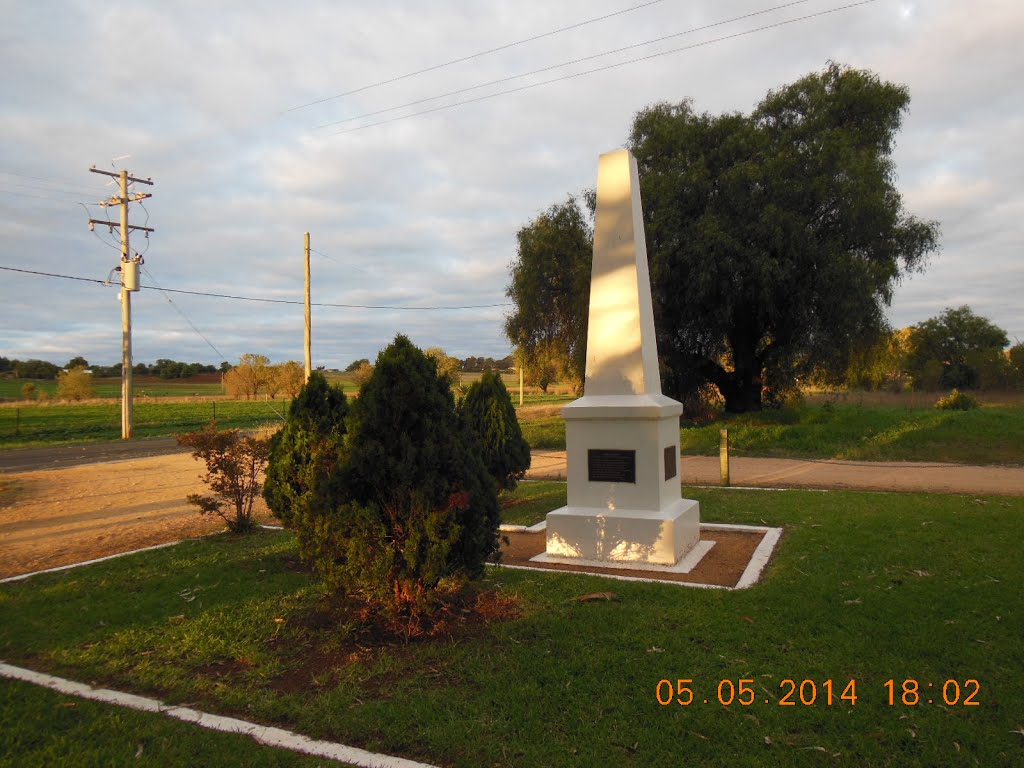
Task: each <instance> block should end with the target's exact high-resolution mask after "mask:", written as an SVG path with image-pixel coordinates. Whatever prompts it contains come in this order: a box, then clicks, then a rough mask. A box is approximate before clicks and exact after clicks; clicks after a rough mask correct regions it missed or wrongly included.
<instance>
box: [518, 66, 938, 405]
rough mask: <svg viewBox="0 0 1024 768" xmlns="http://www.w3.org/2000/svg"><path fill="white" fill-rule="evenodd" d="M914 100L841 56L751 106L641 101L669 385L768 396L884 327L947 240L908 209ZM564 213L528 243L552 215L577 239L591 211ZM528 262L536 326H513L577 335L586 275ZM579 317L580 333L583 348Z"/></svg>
mask: <svg viewBox="0 0 1024 768" xmlns="http://www.w3.org/2000/svg"><path fill="white" fill-rule="evenodd" d="M909 103H910V95H909V93H908V91H907V89H906V88H905V87H904V86H901V85H894V84H892V83H886V82H882V81H881V80H880V79H879V78H878V77H877V76H876V75H874V74H873V73H871V72H867V71H863V70H855V69H850V68H847V67H842V66H839V65H837V64H829V65H828V66H827V67H826V68H825V69H824V70H823V71H822V72H818V73H814V74H810V75H807V76H806V77H803V78H801V79H800V80H798V81H797V82H795V83H793V84H792V85H788V86H785V87H783V88H780V89H778V90H775V91H770V92H769V93H768V94H767V96H766V97H765V98H764V100H762V101H761V103H760V104H759V105H758V106H757V107H756V108H755V109H754V111H753V112H752V113H751V114H749V115H744V114H740V113H733V114H724V115H709V114H706V113H697V112H695V111H694V110H693V108H692V106H691V104H690V103H689V102H688V101H683V102H680V103H678V104H669V103H660V104H654V105H652V106H650V107H648V108H646V109H644V110H642V111H641V112H640V113H639V114H637V115H636V118H635V119H634V122H633V127H632V131H631V132H630V137H629V148H630V149H631V151H632V152H633V154H634V155H635V156H636V158H637V163H638V166H639V171H640V186H641V196H642V198H643V205H644V225H645V228H646V234H647V253H648V259H649V261H650V271H651V283H652V285H651V288H652V298H653V300H654V314H655V326H656V330H657V334H658V351H659V355H660V358H661V364H662V376H663V387H664V390H665V392H666V393H667V394H670V395H672V396H674V397H677V398H679V399H684V398H686V397H687V396H688V395H689V394H691V393H693V392H695V391H697V390H698V389H700V388H701V387H702V386H704V385H706V384H708V383H711V384H714V385H715V386H716V387H717V388H718V390H719V391H720V392H721V393H722V395H723V396H724V398H725V403H726V410H728V411H730V412H734V413H739V412H744V411H751V410H758V409H760V408H761V406H762V402H763V396H764V395H765V393H768V394H769V395H771V394H773V393H776V394H777V393H780V392H783V391H785V390H786V389H788V388H790V387H792V386H793V385H794V384H795V383H796V382H797V381H798V380H799V378H800V377H801V376H804V375H807V374H809V373H811V372H819V373H820V372H822V371H825V372H829V371H833V372H836V373H841V372H842V371H844V370H845V369H846V362H847V359H848V357H849V354H850V352H851V350H852V349H855V348H858V347H862V346H864V345H865V344H868V343H870V341H871V340H872V339H874V338H877V337H878V335H879V334H880V332H881V331H882V330H883V329H884V327H885V320H884V309H885V307H886V306H887V305H888V303H889V302H890V300H891V298H892V292H893V289H894V287H895V285H896V284H897V282H898V281H899V280H900V278H901V277H902V276H903V275H904V274H906V273H907V272H909V271H913V270H917V269H920V268H922V267H923V265H924V262H925V259H926V257H927V255H928V254H929V253H930V252H932V251H934V250H936V248H937V245H938V226H937V224H936V223H935V222H928V221H922V220H920V219H918V218H916V217H914V216H912V215H911V214H909V213H908V212H907V211H906V210H905V209H904V207H903V201H902V197H901V195H900V193H899V190H897V189H896V186H895V167H894V164H893V161H892V153H893V149H894V144H895V137H896V134H897V132H898V130H899V128H900V124H901V121H902V118H903V116H904V114H905V113H906V111H907V109H908V105H909ZM566 221H567V225H571V226H569V227H568V229H567V230H566V232H564V233H562V235H561V236H556V233H553V232H551V231H550V230H551V228H552V225H554V224H556V223H558V222H557V220H556V219H553V218H551V217H541V218H539V219H538V220H537V221H534V222H531V223H530V224H529V225H528V226H527V227H525V228H524V229H523V230H522V231H520V233H519V240H520V256H522V253H523V243H524V242H525V243H531V242H533V235H534V233H535V230H538V229H539V228H541V227H542V228H543V229H544V230H545V231H544V233H543V234H544V238H543V240H542V241H541V242H542V243H551V244H552V245H551V247H550V248H549V249H548V250H547V253H548V254H550V256H551V257H553V256H554V252H555V250H556V249H557V248H561V247H562V246H560V245H559V244H560V243H561V242H571V243H574V246H573V248H572V249H571V251H570V250H569V249H566V251H568V252H574V251H576V250H577V249H578V246H576V245H575V242H576V241H577V240H578V231H579V226H578V224H577V223H576V222H575V221H572V220H571V219H567V220H566ZM560 258H563V259H564V258H565V257H564V256H560ZM534 260H535V261H542V259H541V258H540V257H536V256H535V257H534ZM520 262H522V259H520ZM570 263H572V261H570ZM516 267H517V264H513V288H511V289H510V291H509V295H510V296H512V298H513V299H514V300H515V301H516V304H517V307H518V308H519V309H520V311H519V312H517V314H516V315H515V316H514V317H515V318H516V319H517V321H522V322H525V324H526V329H528V330H529V333H527V332H526V330H524V326H523V325H522V324H513V323H510V324H509V327H508V330H509V331H510V334H509V335H510V337H511V338H512V340H513V342H516V341H517V338H516V337H515V336H513V335H512V331H515V332H516V334H517V336H518V337H519V338H524V337H525V338H544V337H545V336H549V337H561V336H564V335H565V334H564V330H565V329H566V327H567V326H566V322H565V319H564V311H565V308H566V307H571V306H578V302H579V301H580V299H582V302H583V307H586V295H585V294H581V293H578V292H577V293H574V294H572V293H567V292H570V291H573V290H577V291H578V290H579V289H578V288H577V287H576V286H578V285H579V284H581V283H583V282H584V281H582V280H563V281H562V282H560V283H556V284H554V285H553V284H552V283H551V282H550V280H548V279H547V278H546V277H545V274H544V273H543V272H541V271H538V272H537V273H536V275H537V276H536V277H531V276H530V273H529V272H528V271H526V270H518V271H517V268H516ZM556 288H558V289H560V290H561V291H563V292H566V293H560V294H559V296H558V297H557V306H558V307H559V308H560V309H559V312H558V313H556V314H555V315H554V316H553V317H554V319H552V318H550V317H548V316H547V315H545V314H544V312H543V308H544V306H547V305H551V306H556V303H555V300H553V299H551V298H550V295H551V293H552V292H553V291H555V289H556ZM524 296H526V297H528V299H527V301H525V302H524V301H523V300H522V299H521V297H524ZM525 306H529V307H530V308H531V310H530V313H529V314H527V313H524V312H523V311H522V308H523V307H525ZM531 324H532V325H531ZM580 326H581V327H577V328H576V332H577V333H581V334H582V335H581V336H577V337H576V340H575V345H573V344H570V345H568V346H569V348H571V349H573V351H574V352H576V354H577V355H578V354H579V352H578V349H579V346H582V345H583V344H584V340H585V338H586V336H585V333H586V324H585V321H584V322H582V323H580ZM556 328H560V329H562V333H556V332H555V330H556ZM577 359H580V358H577Z"/></svg>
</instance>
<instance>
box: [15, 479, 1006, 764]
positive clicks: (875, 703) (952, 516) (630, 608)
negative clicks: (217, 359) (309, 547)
mask: <svg viewBox="0 0 1024 768" xmlns="http://www.w3.org/2000/svg"><path fill="white" fill-rule="evenodd" d="M524 485H529V484H524ZM686 494H687V495H688V496H692V497H694V498H697V499H698V500H699V501H700V503H701V506H702V516H703V517H704V519H706V520H714V521H716V522H732V523H753V524H762V523H768V524H770V525H776V526H783V527H784V529H785V535H784V536H783V539H782V542H781V544H780V546H779V549H778V551H777V553H776V555H775V557H774V559H773V561H772V562H771V563H770V564H769V566H768V568H767V570H766V572H765V574H764V577H763V580H762V582H761V583H760V584H758V585H756V586H754V587H753V588H751V589H748V590H744V591H739V592H726V591H720V590H703V589H689V588H685V587H679V586H670V585H664V584H646V583H638V582H636V583H627V582H622V581H610V580H607V579H602V578H599V577H594V576H580V575H572V574H564V573H537V572H529V571H521V570H503V569H494V570H491V571H489V573H488V577H487V579H486V582H485V585H484V586H485V587H488V588H491V589H494V590H497V591H498V592H499V593H501V594H503V595H505V596H507V597H513V598H515V599H518V600H519V602H520V608H521V615H520V616H519V617H518V618H513V619H508V620H501V621H493V622H491V623H488V624H483V625H474V626H473V627H472V628H471V629H469V630H464V631H459V632H456V634H455V635H453V636H451V637H445V638H442V639H437V640H432V641H420V642H414V643H411V644H408V645H405V644H402V643H395V642H384V643H382V642H380V641H379V640H375V639H373V638H371V637H363V636H360V635H353V634H352V632H353V629H352V626H351V625H349V624H347V623H346V621H345V618H344V617H343V616H338V615H332V614H330V613H325V612H324V610H323V607H322V603H321V602H320V592H319V588H318V586H317V585H316V583H315V582H314V581H312V580H311V578H310V576H309V575H308V574H307V573H306V572H304V571H303V570H302V569H299V568H296V564H295V547H294V541H293V539H292V537H291V536H290V534H287V533H283V532H275V533H271V532H262V533H259V534H257V535H255V536H252V537H249V538H236V537H229V536H219V537H213V538H207V539H202V540H196V541H190V542H187V543H184V544H181V545H178V546H176V547H174V548H170V549H164V550H159V551H155V552H150V553H145V554H141V555H135V556H131V557H126V558H121V559H117V560H113V561H109V562H107V563H101V564H97V565H93V566H89V567H87V568H83V569H80V570H74V571H66V572H63V573H57V574H51V575H44V576H37V577H34V578H32V579H29V580H28V581H25V582H18V583H12V584H8V585H4V586H2V587H0V658H4V659H5V660H7V661H8V662H9V663H12V664H18V665H21V666H27V667H29V668H33V669H39V670H41V671H49V672H51V673H54V674H60V675H62V676H66V677H70V678H71V679H75V680H81V681H91V682H93V683H95V684H97V685H103V686H108V687H112V688H115V689H118V690H130V691H134V692H138V693H142V694H145V695H151V696H157V697H160V698H162V699H164V700H165V701H168V702H171V703H180V702H188V703H189V704H190V705H191V706H193V707H196V708H199V709H202V710H205V711H212V712H217V713H221V714H233V715H236V716H241V717H244V718H247V719H253V720H256V721H259V722H263V723H268V724H274V725H280V726H282V727H287V728H291V729H294V730H297V731H299V732H301V733H305V734H307V735H310V736H313V737H318V738H326V739H330V740H336V741H341V742H343V743H347V744H352V745H355V746H362V747H365V748H368V749H371V750H375V751H383V752H387V753H391V754H399V755H402V756H406V757H411V758H415V759H419V760H422V761H425V762H428V763H433V764H436V765H443V766H451V767H452V768H459V767H465V768H477V767H478V766H515V767H516V768H548V767H549V766H567V765H573V766H601V767H603V766H612V765H614V766H643V767H644V768H648V767H654V768H660V767H662V766H663V767H664V768H675V767H676V766H679V765H700V766H740V767H743V766H766V767H767V766H779V765H785V766H797V767H800V766H821V765H840V766H858V767H863V766H867V767H868V768H874V767H876V766H893V768H896V767H899V768H903V767H904V766H922V767H923V766H929V767H936V766H937V767H940V768H941V767H944V766H961V765H983V766H990V765H991V766H1009V765H1019V764H1020V761H1021V757H1022V755H1024V732H1022V729H1024V715H1022V713H1024V688H1022V687H1021V685H1020V679H1021V677H1022V675H1024V645H1022V643H1021V642H1020V638H1021V637H1022V636H1024V611H1022V610H1021V600H1020V597H1021V592H1020V584H1021V582H1022V581H1024V560H1022V559H1021V558H1020V556H1019V552H1018V546H1017V542H1018V541H1019V538H1020V533H1021V517H1020V515H1022V514H1024V499H1014V498H1009V499H1007V498H994V497H993V498H982V499H976V498H973V497H958V496H931V495H922V494H880V493H872V494H867V493H851V492H834V493H814V492H802V491H787V492H775V493H770V492H758V491H741V490H727V489H717V490H695V489H686ZM604 591H612V592H614V593H615V595H616V596H617V598H618V599H617V600H614V601H611V602H605V601H600V602H583V603H581V602H577V601H575V600H574V598H576V597H578V596H580V595H584V594H587V593H591V592H604ZM787 680H791V681H793V682H792V683H786V682H785V681H787ZM890 680H891V681H893V682H892V683H890V684H889V686H888V687H887V682H888V681H890ZM664 681H667V682H664ZM678 681H683V682H678ZM686 681H690V682H686ZM804 681H810V682H804ZM827 681H832V682H831V698H830V696H829V692H828V691H829V683H828V682H827ZM851 681H852V683H853V685H852V687H851ZM904 681H908V682H906V683H905V682H904ZM948 681H952V682H948ZM971 681H976V682H971ZM677 687H679V688H680V689H682V692H681V693H680V694H679V695H678V696H676V695H675V691H676V689H677ZM687 688H689V689H691V690H692V691H693V693H694V696H693V700H692V702H690V703H688V704H684V703H681V702H685V701H686V700H687V699H688V698H689V696H688V694H687V693H686V689H687ZM890 689H891V701H890ZM741 691H743V692H744V693H740V692H741ZM801 693H802V694H803V699H802V700H801V698H800V695H801ZM844 693H845V694H846V697H845V698H844V697H843V694H844ZM854 695H855V696H856V700H855V701H853V700H852V699H853V696H854ZM944 696H945V701H944V700H943V697H944ZM741 699H742V700H743V701H744V702H747V703H741ZM705 701H706V702H707V703H705ZM722 701H726V702H729V701H731V703H729V704H728V705H727V706H724V705H723V704H722V703H721V702H722ZM67 709H70V712H69V711H66V710H67ZM122 717H123V722H122V723H121V727H120V728H119V727H113V726H111V725H110V723H111V719H112V718H122ZM0 724H2V726H3V729H4V732H3V738H0V764H4V765H19V766H20V765H52V764H59V762H60V760H59V759H52V760H50V761H49V762H48V761H47V759H46V756H49V755H55V756H59V755H62V754H68V753H69V750H70V747H69V741H68V740H69V734H71V736H70V738H72V739H81V740H84V741H85V742H86V746H87V747H88V749H89V751H90V753H91V754H93V755H95V756H96V757H95V759H94V760H93V761H92V762H90V763H88V764H91V765H128V764H129V763H131V764H136V763H133V762H132V761H131V754H133V753H134V749H135V746H136V745H137V744H139V743H142V744H145V745H147V747H146V751H147V752H148V751H149V750H150V749H151V748H152V745H154V744H158V743H161V740H163V743H167V741H166V740H167V739H173V738H175V734H168V733H165V732H162V731H161V730H159V729H160V727H161V726H160V725H159V721H157V720H156V719H155V718H151V719H148V720H147V721H146V722H141V720H139V719H136V718H135V717H134V716H128V715H122V714H121V713H120V712H118V711H117V710H114V709H113V708H112V707H105V706H92V705H85V704H79V703H75V702H74V701H72V700H67V699H64V698H63V697H53V696H51V695H50V694H48V693H38V692H36V693H27V692H26V688H25V686H23V685H21V684H16V683H11V682H0ZM200 733H201V732H199V731H198V730H197V731H196V736H194V737H193V736H187V737H186V736H180V735H179V736H178V737H179V738H188V739H189V740H190V741H189V743H191V739H192V738H196V739H199V738H200V736H199V734H200ZM144 754H145V752H144ZM202 754H203V757H202V758H201V759H199V762H200V763H201V764H203V765H208V766H235V765H239V764H248V763H249V762H250V760H249V758H248V757H247V756H246V755H247V754H248V753H245V754H243V753H241V752H239V753H238V754H225V753H222V752H221V753H218V752H216V751H213V752H210V753H209V754H207V753H205V752H204V753H202ZM104 756H105V757H106V760H103V759H102V758H103V757H104ZM162 764H164V765H188V764H196V763H195V761H192V762H191V763H190V762H189V757H188V756H182V755H181V754H180V753H170V754H169V755H168V757H167V759H165V760H164V761H163V763H162ZM273 764H277V763H273ZM282 764H283V763H282Z"/></svg>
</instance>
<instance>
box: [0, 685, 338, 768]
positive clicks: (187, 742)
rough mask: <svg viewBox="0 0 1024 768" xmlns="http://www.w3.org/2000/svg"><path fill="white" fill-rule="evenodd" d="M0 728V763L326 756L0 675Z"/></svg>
mask: <svg viewBox="0 0 1024 768" xmlns="http://www.w3.org/2000/svg"><path fill="white" fill-rule="evenodd" d="M0 733H2V734H3V740H2V741H0V765H4V766H17V768H55V766H74V768H111V766H140V768H141V767H143V766H145V767H148V768H166V766H183V767H184V766H200V765H201V766H216V765H221V766H236V765H244V766H253V768H257V767H258V768H285V767H287V768H292V767H293V766H294V768H317V767H318V766H319V767H322V766H325V765H326V764H327V761H325V760H324V759H323V758H313V757H306V756H302V755H297V754H295V753H293V752H288V751H286V750H283V749H273V748H270V747H264V746H260V745H259V744H257V743H256V742H255V741H253V740H252V739H250V738H248V737H246V736H240V735H232V734H224V733H214V732H212V731H208V730H205V729H202V728H197V727H196V726H194V725H191V724H188V723H182V722H178V721H176V720H172V719H170V718H167V717H163V716H162V715H155V714H150V713H146V712H134V711H132V710H128V709H121V708H120V707H112V706H109V705H107V704H100V703H97V702H92V701H84V700H82V699H79V698H75V697H72V696H63V695H61V694H59V693H54V692H53V691H50V690H47V689H45V688H39V687H37V686H35V685H30V684H28V683H22V682H16V681H13V680H0ZM331 765H338V763H331Z"/></svg>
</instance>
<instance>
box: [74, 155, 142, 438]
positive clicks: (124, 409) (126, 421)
mask: <svg viewBox="0 0 1024 768" xmlns="http://www.w3.org/2000/svg"><path fill="white" fill-rule="evenodd" d="M89 170H90V171H91V172H92V173H101V174H103V175H104V176H113V177H114V178H115V179H117V180H118V181H119V182H120V190H119V191H120V195H115V196H113V197H111V198H110V199H109V200H106V201H104V202H102V203H100V205H104V206H107V205H119V206H121V221H120V223H119V224H115V223H113V222H111V221H109V220H104V219H89V228H90V229H92V228H93V227H95V225H97V224H102V225H103V226H107V227H110V231H111V232H113V231H114V227H117V228H118V230H119V231H120V233H121V266H120V270H121V439H122V440H130V439H131V438H132V437H134V435H135V407H134V406H135V403H134V400H133V397H132V293H133V292H134V291H137V290H139V266H140V265H141V264H142V257H141V256H139V255H138V254H136V255H135V257H134V258H133V257H132V255H131V249H130V247H129V242H128V233H129V232H130V231H131V230H133V229H137V230H140V231H143V232H152V231H153V229H152V228H150V227H138V226H134V225H131V224H129V223H128V204H129V203H132V202H135V201H137V200H145V199H146V198H147V197H152V195H150V194H143V193H139V194H136V195H132V196H131V197H129V196H128V184H129V183H139V184H149V185H150V186H152V185H153V181H152V180H151V179H136V178H135V177H133V176H129V175H128V171H120V172H119V173H112V172H111V171H102V170H100V169H99V168H97V167H96V166H93V167H92V168H90V169H89Z"/></svg>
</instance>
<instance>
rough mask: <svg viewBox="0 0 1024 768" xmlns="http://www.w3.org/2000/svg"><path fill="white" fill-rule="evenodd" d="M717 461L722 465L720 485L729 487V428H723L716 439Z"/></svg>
mask: <svg viewBox="0 0 1024 768" xmlns="http://www.w3.org/2000/svg"><path fill="white" fill-rule="evenodd" d="M718 455H719V461H720V462H721V465H722V487H723V488H728V487H729V430H728V429H723V430H722V431H721V432H720V433H719V441H718Z"/></svg>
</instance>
